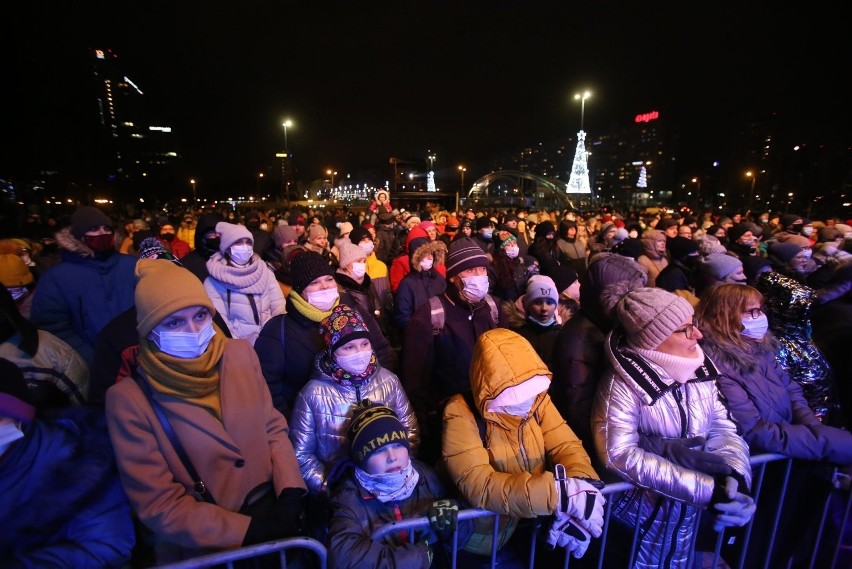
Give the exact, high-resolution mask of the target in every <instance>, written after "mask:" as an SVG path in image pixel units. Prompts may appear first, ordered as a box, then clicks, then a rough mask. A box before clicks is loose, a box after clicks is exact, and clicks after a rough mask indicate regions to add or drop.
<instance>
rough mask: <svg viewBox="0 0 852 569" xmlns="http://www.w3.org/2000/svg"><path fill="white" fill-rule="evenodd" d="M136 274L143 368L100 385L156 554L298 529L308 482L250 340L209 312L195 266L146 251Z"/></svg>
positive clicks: (230, 544) (181, 555)
mask: <svg viewBox="0 0 852 569" xmlns="http://www.w3.org/2000/svg"><path fill="white" fill-rule="evenodd" d="M136 277H137V279H138V282H137V285H136V290H135V301H136V308H137V327H136V329H137V331H138V332H139V368H138V369H139V371H138V372H137V373H135V374H134V376H133V377H127V378H124V379H123V380H122V381H120V382H119V383H117V384H116V385H114V386H113V387H111V388H110V389H109V390H108V391H107V395H106V414H107V422H108V426H109V434H110V438H111V440H112V444H113V447H114V448H115V453H116V458H117V462H118V467H119V472H120V474H121V480H122V484H123V486H124V490H125V491H126V493H127V496H128V498H129V499H130V502H131V505H132V507H133V509H134V510H135V512H136V515H137V516H138V518H139V520H140V521H141V522H142V523H143V524H144V525H145V526H146V527H148V528H149V529H150V530H151V531H152V532H153V535H154V546H155V550H156V555H157V562H158V564H162V563H166V562H170V561H174V560H177V559H186V558H188V557H192V556H197V555H200V554H203V553H209V552H212V551H217V550H225V549H234V548H237V547H240V546H241V545H250V544H255V543H261V542H264V541H269V540H273V539H280V538H284V537H289V536H294V535H297V534H298V533H299V531H300V528H299V527H298V525H297V522H298V520H299V518H300V516H301V513H302V509H303V501H304V495H305V492H306V488H305V483H304V480H302V477H301V474H300V472H299V465H298V462H297V461H296V456H295V454H294V452H293V446H292V445H291V443H290V440H289V438H288V434H287V433H288V425H287V421H286V419H284V417H283V416H282V415H281V413H279V412H278V411H276V410H275V409H274V408H273V406H272V399H271V397H270V394H269V388H268V387H267V385H266V381H265V380H264V377H263V373H262V372H261V369H260V363H259V362H258V359H257V355H256V353H255V351H254V350H253V349H252V347H251V345H250V344H249V343H248V342H245V341H243V340H235V339H229V338H226V337H225V335H224V334H223V333H222V331H221V330H219V329H218V327H217V326H216V325H215V324H214V323H213V311H214V309H213V303H212V302H211V301H210V298H209V297H208V296H207V294H206V293H205V291H204V287H203V286H202V284H201V282H199V280H198V279H197V278H196V277H195V276H194V275H193V274H192V273H191V272H189V271H187V270H185V269H183V268H181V267H178V266H176V265H174V264H172V263H164V262H162V261H159V260H154V259H151V260H148V259H142V260H140V261H139V262H138V263H137V266H136ZM155 406H156V409H155ZM164 419H165V420H164ZM167 424H168V425H170V426H171V429H170V430H171V431H173V435H172V436H170V435H169V434H167V433H168V432H169V429H168V428H167ZM176 445H180V446H182V447H183V450H184V451H185V454H186V456H187V457H188V462H189V463H191V465H192V466H193V467H194V469H195V470H196V471H197V477H194V476H192V475H190V473H189V469H188V467H187V461H186V460H182V459H181V458H180V455H179V453H178V451H177V449H176ZM258 495H261V496H264V498H261V499H262V500H263V501H262V502H255V501H254V497H256V496H258ZM249 503H251V504H254V505H253V506H252V507H248V504H249ZM260 504H264V505H265V506H266V507H264V508H261V507H260Z"/></svg>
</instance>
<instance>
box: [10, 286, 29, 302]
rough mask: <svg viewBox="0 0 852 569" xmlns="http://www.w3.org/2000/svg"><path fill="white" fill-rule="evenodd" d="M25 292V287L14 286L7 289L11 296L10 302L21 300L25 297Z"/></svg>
mask: <svg viewBox="0 0 852 569" xmlns="http://www.w3.org/2000/svg"><path fill="white" fill-rule="evenodd" d="M27 292H28V291H27V287H25V286H14V287H12V288H10V289H9V294H11V295H12V300H21V299H22V298H24V297H25V296H27Z"/></svg>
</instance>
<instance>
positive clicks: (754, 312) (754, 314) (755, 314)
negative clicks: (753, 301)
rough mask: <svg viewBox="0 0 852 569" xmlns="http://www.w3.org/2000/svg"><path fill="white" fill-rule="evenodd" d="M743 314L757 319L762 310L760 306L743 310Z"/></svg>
mask: <svg viewBox="0 0 852 569" xmlns="http://www.w3.org/2000/svg"><path fill="white" fill-rule="evenodd" d="M743 314H748V315H749V316H750V317H751V319H752V320H757V319H758V318H760V315H761V314H763V310H761V309H760V308H752V309H751V310H743Z"/></svg>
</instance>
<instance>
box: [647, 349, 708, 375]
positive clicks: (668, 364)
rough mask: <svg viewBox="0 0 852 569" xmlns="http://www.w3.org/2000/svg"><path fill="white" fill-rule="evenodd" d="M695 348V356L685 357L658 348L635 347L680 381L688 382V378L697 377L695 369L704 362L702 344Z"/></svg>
mask: <svg viewBox="0 0 852 569" xmlns="http://www.w3.org/2000/svg"><path fill="white" fill-rule="evenodd" d="M695 349H696V356H695V357H694V358H684V357H681V356H673V355H671V354H666V353H664V352H658V351H657V350H643V349H640V348H633V350H634V351H635V352H636V353H637V354H639V355H640V356H642V357H643V358H645V359H646V360H648V361H651V362H654V363H655V364H657V365H658V366H660V367H661V368H663V369H664V370H665V371H666V373H667V374H669V375H670V376H671V377H672V379H674V380H675V381H676V382H678V383H686V380H688V379H692V378H693V377H695V370H697V369H698V368H699V367H701V366H702V365H703V364H704V351H702V349H701V346H695Z"/></svg>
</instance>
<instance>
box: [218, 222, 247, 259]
mask: <svg viewBox="0 0 852 569" xmlns="http://www.w3.org/2000/svg"><path fill="white" fill-rule="evenodd" d="M216 233H218V234H219V252H220V253H222V254H223V255H224V254H225V253H227V252H228V249H230V248H231V245H233V244H234V243H236V242H237V241H239V240H240V239H248V240H249V241H251V242H252V244H254V237H253V236H252V234H251V231H249V230H248V227H246V226H245V225H238V224H236V223H228V222H227V221H220V222H219V223H217V224H216Z"/></svg>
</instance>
